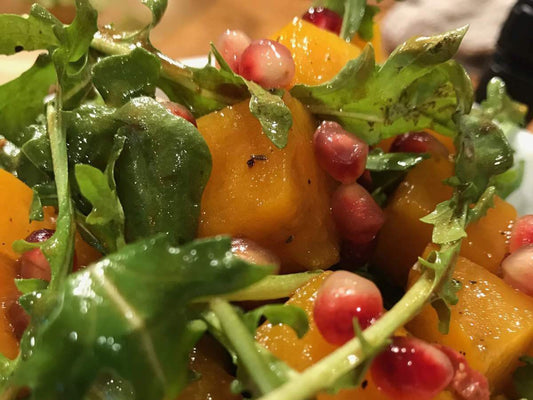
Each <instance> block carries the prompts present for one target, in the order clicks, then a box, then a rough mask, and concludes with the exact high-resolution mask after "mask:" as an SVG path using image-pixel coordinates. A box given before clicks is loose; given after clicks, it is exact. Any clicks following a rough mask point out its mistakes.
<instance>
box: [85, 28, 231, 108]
mask: <svg viewBox="0 0 533 400" xmlns="http://www.w3.org/2000/svg"><path fill="white" fill-rule="evenodd" d="M91 47H92V48H93V49H95V50H98V51H99V52H101V53H104V54H107V55H125V54H129V53H130V52H131V51H132V50H133V49H135V48H136V47H142V48H144V49H145V50H147V51H149V52H151V53H152V54H154V55H155V56H156V57H157V58H158V59H159V61H160V62H161V77H162V78H164V79H167V80H169V81H171V82H173V83H175V84H177V85H179V86H182V87H184V88H186V89H188V90H190V91H192V92H194V93H196V94H197V95H199V96H202V97H204V98H206V99H211V100H215V101H217V102H219V103H222V104H233V103H235V98H232V97H227V96H224V95H222V94H219V93H217V92H215V91H212V90H208V89H205V88H204V87H202V86H201V85H198V84H197V83H196V82H195V81H194V79H193V78H194V74H193V72H192V71H191V70H190V69H188V68H187V67H186V66H185V65H183V64H181V63H180V62H178V61H176V60H173V59H172V58H170V57H167V56H166V55H164V54H163V53H161V52H160V51H158V50H157V49H155V48H154V47H152V46H151V45H149V44H148V45H143V44H142V43H136V44H128V43H120V42H117V41H116V40H114V39H113V38H112V37H110V36H109V35H105V34H102V33H101V32H97V33H96V34H95V35H94V38H93V41H92V43H91Z"/></svg>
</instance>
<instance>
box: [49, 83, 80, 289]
mask: <svg viewBox="0 0 533 400" xmlns="http://www.w3.org/2000/svg"><path fill="white" fill-rule="evenodd" d="M56 102H57V108H58V109H59V111H57V110H56V108H55V107H54V106H53V105H51V104H50V105H49V106H48V108H47V113H46V116H47V123H48V135H49V138H50V151H51V153H52V160H53V169H54V176H55V182H56V190H57V199H58V207H59V212H58V216H57V222H56V233H55V234H54V236H53V237H52V238H51V239H50V240H49V241H48V242H47V243H46V244H45V245H44V246H43V250H44V252H45V254H46V255H47V257H48V258H49V261H50V266H51V270H52V280H51V282H50V286H49V288H50V290H55V289H56V288H57V286H58V285H59V284H60V283H61V282H62V281H63V280H64V278H65V277H66V276H67V275H68V273H69V272H70V266H71V264H72V257H73V254H74V233H75V229H76V227H75V222H74V208H73V206H72V200H71V198H70V187H69V180H68V179H69V177H68V155H67V140H66V132H65V129H64V127H63V124H62V112H61V90H60V89H59V91H58V94H57V96H56Z"/></svg>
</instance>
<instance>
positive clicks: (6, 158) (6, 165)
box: [0, 136, 20, 174]
mask: <svg viewBox="0 0 533 400" xmlns="http://www.w3.org/2000/svg"><path fill="white" fill-rule="evenodd" d="M19 160H20V149H19V148H18V147H17V146H15V145H14V144H13V143H11V142H10V141H8V140H7V139H4V138H3V137H2V136H0V169H3V170H5V171H7V172H10V173H12V174H15V173H16V170H17V167H18V165H19Z"/></svg>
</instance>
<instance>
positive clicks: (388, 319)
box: [259, 241, 460, 400]
mask: <svg viewBox="0 0 533 400" xmlns="http://www.w3.org/2000/svg"><path fill="white" fill-rule="evenodd" d="M450 247H452V248H454V250H455V252H458V251H459V248H460V241H459V242H455V243H453V244H450V245H448V246H443V250H446V248H447V249H450ZM453 260H455V257H453ZM453 264H454V262H453V261H452V262H451V263H450V265H449V266H448V268H452V267H453ZM439 284H440V280H438V279H436V278H435V274H434V273H433V271H431V270H426V271H424V272H423V273H422V275H421V276H420V278H419V279H418V280H417V281H416V283H415V284H414V285H413V286H412V287H411V288H410V289H409V290H408V291H407V293H406V294H405V295H404V297H403V298H402V299H401V300H400V301H398V303H396V304H395V305H394V307H392V308H391V309H390V310H389V311H388V312H387V313H386V314H385V315H384V316H383V317H381V318H380V319H379V320H378V321H377V322H376V323H375V324H374V325H372V326H371V327H369V328H368V329H366V330H365V331H364V332H363V336H364V339H365V341H366V342H368V344H369V345H370V346H372V347H381V346H384V345H385V344H386V341H387V340H388V339H389V337H391V336H392V335H394V333H395V332H396V330H397V329H398V328H400V327H402V326H403V325H405V324H406V323H407V322H409V321H410V320H411V319H412V318H413V317H414V316H415V315H417V314H418V313H419V312H420V311H421V310H422V308H423V307H424V306H425V305H426V304H427V303H428V301H429V300H430V298H431V296H432V294H433V291H434V290H435V289H436V288H437V287H438V285H439ZM364 360H365V355H364V354H363V352H362V346H361V340H360V339H359V338H357V337H356V338H354V339H352V340H350V341H349V342H348V343H346V344H345V345H343V346H342V347H340V348H338V349H337V350H335V351H334V352H333V353H331V354H329V355H328V356H327V357H325V358H323V359H322V360H321V361H319V362H318V363H316V364H314V365H312V366H311V367H309V368H308V369H306V370H305V371H304V372H302V373H301V374H300V375H299V376H298V377H297V378H295V379H291V380H290V381H289V382H287V383H285V384H284V385H282V386H280V387H279V388H277V389H275V390H273V391H272V392H270V393H268V394H266V395H265V396H263V397H261V398H260V399H259V400H305V399H307V398H310V397H312V396H313V395H315V394H316V393H318V392H320V391H321V390H324V389H327V388H328V387H330V386H332V385H333V384H334V383H335V382H336V381H338V380H339V379H340V378H341V377H342V376H344V375H345V374H347V373H348V372H349V371H351V370H353V369H354V368H356V367H357V366H359V365H360V364H361V363H362V362H363V361H364Z"/></svg>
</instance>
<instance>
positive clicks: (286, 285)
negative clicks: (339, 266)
mask: <svg viewBox="0 0 533 400" xmlns="http://www.w3.org/2000/svg"><path fill="white" fill-rule="evenodd" d="M320 273H322V271H309V272H300V273H297V274H287V275H270V276H267V277H266V278H264V279H261V280H260V281H259V282H257V283H255V284H253V285H251V286H248V287H247V288H245V289H242V290H239V291H237V292H234V293H228V294H226V295H222V296H219V297H220V298H221V299H224V300H227V301H262V300H276V299H284V298H286V297H290V296H292V294H293V293H294V292H295V291H296V289H298V288H299V287H301V286H303V285H305V284H306V283H307V282H309V281H310V280H311V279H312V278H314V277H315V276H317V275H319V274H320ZM205 301H208V299H201V298H200V299H198V300H195V303H201V302H205Z"/></svg>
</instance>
